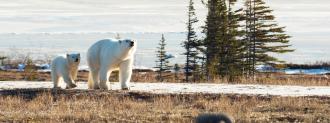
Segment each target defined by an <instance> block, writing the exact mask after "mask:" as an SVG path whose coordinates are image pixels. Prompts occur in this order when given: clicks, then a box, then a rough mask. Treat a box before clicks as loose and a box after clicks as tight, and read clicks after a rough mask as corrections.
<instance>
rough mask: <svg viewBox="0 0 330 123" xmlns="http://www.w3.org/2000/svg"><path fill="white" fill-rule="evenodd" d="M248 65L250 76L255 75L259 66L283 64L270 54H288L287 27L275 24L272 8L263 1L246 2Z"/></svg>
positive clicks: (249, 0) (252, 0)
mask: <svg viewBox="0 0 330 123" xmlns="http://www.w3.org/2000/svg"><path fill="white" fill-rule="evenodd" d="M245 9H246V10H245V13H246V14H245V15H246V17H245V19H246V36H245V37H246V38H245V40H246V42H247V47H248V51H247V59H246V61H247V64H248V65H249V72H248V73H249V74H250V75H253V76H254V75H255V67H256V65H258V64H272V63H278V62H283V61H280V60H279V59H277V58H275V57H273V56H271V55H269V54H270V53H287V52H292V51H294V50H292V49H289V48H288V47H290V46H291V45H289V44H288V43H289V38H290V36H288V35H287V34H285V31H284V29H285V27H281V26H279V25H278V24H277V23H276V22H275V16H274V15H272V11H273V10H271V9H270V7H268V6H266V3H265V2H264V1H263V0H247V1H246V2H245Z"/></svg>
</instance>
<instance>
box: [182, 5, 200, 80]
mask: <svg viewBox="0 0 330 123" xmlns="http://www.w3.org/2000/svg"><path fill="white" fill-rule="evenodd" d="M197 22H198V20H197V17H196V14H195V8H194V2H193V0H189V6H188V22H187V39H186V40H185V41H184V42H183V47H184V48H185V50H186V52H185V53H184V55H185V57H186V63H185V82H188V81H189V76H193V81H194V82H195V81H196V72H197V71H196V69H197V68H196V66H197V57H198V56H197V55H198V47H199V46H200V44H199V42H198V39H197V35H196V32H195V31H194V27H193V24H194V23H197Z"/></svg>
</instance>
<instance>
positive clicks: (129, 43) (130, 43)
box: [118, 39, 137, 55]
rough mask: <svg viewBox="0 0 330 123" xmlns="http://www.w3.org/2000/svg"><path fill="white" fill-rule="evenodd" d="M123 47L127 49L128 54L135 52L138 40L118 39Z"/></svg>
mask: <svg viewBox="0 0 330 123" xmlns="http://www.w3.org/2000/svg"><path fill="white" fill-rule="evenodd" d="M118 42H119V44H120V47H121V49H126V50H125V51H126V53H127V55H131V54H134V52H135V50H136V45H137V42H136V41H134V40H132V39H123V40H119V41H118Z"/></svg>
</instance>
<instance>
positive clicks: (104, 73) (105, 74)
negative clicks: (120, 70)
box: [99, 67, 111, 90]
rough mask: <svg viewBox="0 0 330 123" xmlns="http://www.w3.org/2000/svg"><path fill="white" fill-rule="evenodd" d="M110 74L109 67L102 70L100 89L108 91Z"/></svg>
mask: <svg viewBox="0 0 330 123" xmlns="http://www.w3.org/2000/svg"><path fill="white" fill-rule="evenodd" d="M110 73H111V72H109V69H108V67H103V68H101V70H100V83H99V86H100V89H103V90H108V85H107V82H108V79H109V75H110Z"/></svg>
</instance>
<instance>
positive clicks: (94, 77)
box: [87, 39, 136, 90]
mask: <svg viewBox="0 0 330 123" xmlns="http://www.w3.org/2000/svg"><path fill="white" fill-rule="evenodd" d="M135 50H136V41H133V40H131V39H124V40H117V39H104V40H100V41H98V42H96V43H94V44H93V45H92V46H91V47H90V48H89V49H88V51H87V63H88V66H89V68H90V72H89V78H88V88H89V89H104V90H107V89H108V86H107V84H106V82H108V81H109V80H108V79H109V76H110V74H111V72H112V71H114V70H117V69H119V82H120V83H121V88H122V89H123V90H128V89H129V85H128V84H129V82H130V79H131V75H132V69H133V61H134V60H133V58H134V53H135Z"/></svg>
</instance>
